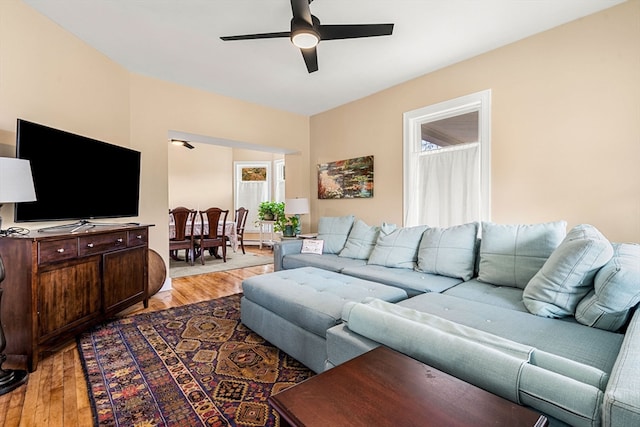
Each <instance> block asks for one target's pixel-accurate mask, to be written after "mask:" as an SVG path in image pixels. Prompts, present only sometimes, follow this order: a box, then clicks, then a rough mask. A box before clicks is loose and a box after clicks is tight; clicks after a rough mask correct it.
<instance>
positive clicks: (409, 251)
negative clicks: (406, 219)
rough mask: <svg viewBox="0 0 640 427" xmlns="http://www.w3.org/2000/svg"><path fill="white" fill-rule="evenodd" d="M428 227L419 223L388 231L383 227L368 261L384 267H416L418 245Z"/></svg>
mask: <svg viewBox="0 0 640 427" xmlns="http://www.w3.org/2000/svg"><path fill="white" fill-rule="evenodd" d="M427 228H428V227H427V226H426V225H418V226H415V227H403V228H397V229H395V230H393V231H392V232H390V233H387V231H386V230H385V228H384V227H383V228H382V229H381V230H380V234H379V235H378V240H377V241H376V245H375V247H374V248H373V251H371V256H369V260H368V261H367V263H368V264H377V265H382V266H384V267H395V268H411V269H413V268H415V266H416V261H417V260H418V245H419V244H420V239H421V238H422V233H423V232H424V230H426V229H427Z"/></svg>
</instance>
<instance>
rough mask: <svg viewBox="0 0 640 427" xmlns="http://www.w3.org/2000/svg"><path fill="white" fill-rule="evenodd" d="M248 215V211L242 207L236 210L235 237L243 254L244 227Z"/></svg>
mask: <svg viewBox="0 0 640 427" xmlns="http://www.w3.org/2000/svg"><path fill="white" fill-rule="evenodd" d="M248 214H249V210H248V209H245V208H244V207H240V208H238V209H236V235H237V236H238V242H239V243H240V247H241V248H242V253H243V254H244V253H245V251H244V225H245V224H246V222H247V216H249V215H248Z"/></svg>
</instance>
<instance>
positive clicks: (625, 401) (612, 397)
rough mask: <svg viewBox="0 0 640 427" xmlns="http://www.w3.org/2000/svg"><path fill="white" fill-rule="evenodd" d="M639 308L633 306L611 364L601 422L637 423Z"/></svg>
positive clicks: (639, 409) (639, 400)
mask: <svg viewBox="0 0 640 427" xmlns="http://www.w3.org/2000/svg"><path fill="white" fill-rule="evenodd" d="M639 361H640V310H636V311H635V313H634V315H633V317H632V318H631V322H630V323H629V326H628V327H627V331H626V333H625V336H624V341H623V342H622V347H621V348H620V353H619V354H618V358H617V359H616V363H615V364H614V365H613V370H612V371H611V377H610V379H609V383H608V384H607V389H606V391H605V396H604V404H603V417H602V421H603V424H602V425H603V426H632V425H635V426H637V425H640V363H639Z"/></svg>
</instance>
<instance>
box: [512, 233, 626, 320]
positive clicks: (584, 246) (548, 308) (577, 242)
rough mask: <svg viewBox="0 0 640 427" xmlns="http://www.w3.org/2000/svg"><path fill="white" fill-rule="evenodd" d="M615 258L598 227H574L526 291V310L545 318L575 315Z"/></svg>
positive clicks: (524, 296) (524, 294) (524, 295)
mask: <svg viewBox="0 0 640 427" xmlns="http://www.w3.org/2000/svg"><path fill="white" fill-rule="evenodd" d="M612 256H613V247H612V246H611V243H609V241H608V240H607V239H606V238H605V237H604V236H603V235H602V234H601V233H600V232H599V231H598V230H597V229H596V228H595V227H593V226H591V225H587V224H581V225H578V226H575V227H574V228H573V229H571V231H570V232H569V233H568V234H567V237H565V238H564V240H563V241H562V243H560V246H558V247H557V248H556V250H555V251H553V253H552V254H551V256H550V257H549V259H548V260H547V261H546V262H545V263H544V265H543V266H542V268H541V269H540V271H539V272H537V273H536V275H535V276H533V278H532V279H531V280H530V281H529V283H528V284H527V287H526V288H524V292H523V293H522V297H523V301H524V305H525V307H527V310H529V311H530V312H531V313H533V314H537V315H538V316H543V317H564V316H570V315H573V314H574V313H575V311H576V306H577V305H578V303H579V302H580V300H581V299H582V298H584V296H585V295H587V293H589V291H590V290H591V289H592V288H593V278H594V276H595V274H596V272H597V271H598V269H600V267H602V266H603V265H605V264H606V263H607V262H608V261H609V260H610V259H611V257H612Z"/></svg>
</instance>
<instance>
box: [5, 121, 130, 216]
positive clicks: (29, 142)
mask: <svg viewBox="0 0 640 427" xmlns="http://www.w3.org/2000/svg"><path fill="white" fill-rule="evenodd" d="M16 157H18V158H20V159H27V160H30V161H31V170H32V172H33V184H34V187H35V191H36V198H37V201H35V202H24V203H16V204H15V221H16V222H25V221H53V220H89V219H93V218H117V217H131V216H137V215H138V199H139V191H140V152H139V151H135V150H131V149H129V148H125V147H119V146H117V145H113V144H109V143H106V142H102V141H97V140H95V139H91V138H87V137H84V136H80V135H75V134H73V133H69V132H65V131H62V130H58V129H53V128H50V127H47V126H43V125H40V124H37V123H32V122H28V121H26V120H22V119H18V133H17V141H16Z"/></svg>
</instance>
